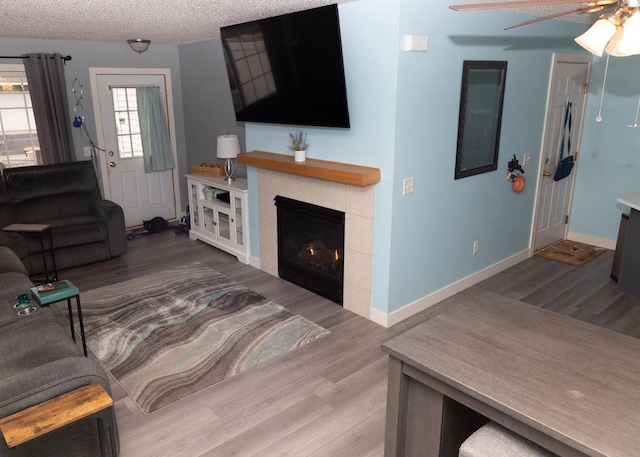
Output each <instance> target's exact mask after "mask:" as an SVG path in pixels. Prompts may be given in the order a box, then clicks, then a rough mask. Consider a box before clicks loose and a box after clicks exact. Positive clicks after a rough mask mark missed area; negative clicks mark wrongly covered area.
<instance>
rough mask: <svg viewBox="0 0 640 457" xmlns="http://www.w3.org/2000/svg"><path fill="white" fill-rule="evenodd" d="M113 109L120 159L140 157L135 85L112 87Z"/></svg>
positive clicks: (140, 144) (140, 141)
mask: <svg viewBox="0 0 640 457" xmlns="http://www.w3.org/2000/svg"><path fill="white" fill-rule="evenodd" d="M111 92H112V94H113V110H114V113H115V116H116V137H117V139H118V154H119V158H120V159H133V158H138V157H142V137H141V135H140V119H139V117H138V99H137V97H136V89H135V87H113V88H111Z"/></svg>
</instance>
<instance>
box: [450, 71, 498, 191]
mask: <svg viewBox="0 0 640 457" xmlns="http://www.w3.org/2000/svg"><path fill="white" fill-rule="evenodd" d="M506 77H507V62H506V61H485V60H465V61H464V63H463V66H462V90H461V93H460V114H459V119H458V147H457V149H456V171H455V179H460V178H466V177H467V176H473V175H477V174H480V173H486V172H488V171H494V170H497V168H498V149H499V146H500V126H501V123H502V104H503V101H504V86H505V81H506Z"/></svg>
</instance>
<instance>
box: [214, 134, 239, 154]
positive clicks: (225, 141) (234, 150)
mask: <svg viewBox="0 0 640 457" xmlns="http://www.w3.org/2000/svg"><path fill="white" fill-rule="evenodd" d="M216 154H217V156H218V158H219V159H235V158H236V157H238V154H240V140H238V135H220V136H219V137H218V144H217V148H216Z"/></svg>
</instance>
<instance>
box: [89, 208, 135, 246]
mask: <svg viewBox="0 0 640 457" xmlns="http://www.w3.org/2000/svg"><path fill="white" fill-rule="evenodd" d="M90 209H91V214H92V215H94V216H96V217H98V218H100V219H101V220H102V221H103V222H104V223H105V224H106V226H107V242H108V243H109V252H110V254H111V257H117V256H119V255H122V254H124V253H125V252H127V232H126V229H125V224H124V211H122V208H120V206H119V205H117V204H116V203H114V202H112V201H110V200H94V201H93V202H91V208H90Z"/></svg>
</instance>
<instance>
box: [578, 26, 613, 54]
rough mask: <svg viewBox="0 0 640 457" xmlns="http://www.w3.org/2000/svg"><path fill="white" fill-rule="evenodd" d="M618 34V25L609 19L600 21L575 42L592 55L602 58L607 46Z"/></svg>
mask: <svg viewBox="0 0 640 457" xmlns="http://www.w3.org/2000/svg"><path fill="white" fill-rule="evenodd" d="M615 33H616V25H615V24H614V23H613V21H612V20H610V19H609V18H604V17H603V18H601V19H598V20H597V21H596V22H595V24H593V25H592V26H591V27H590V28H589V30H587V31H586V32H584V33H583V34H582V35H580V36H579V37H578V38H576V39H575V42H576V43H578V44H579V45H580V46H582V47H583V48H585V49H586V50H587V51H589V52H590V53H592V54H595V55H597V56H598V57H602V52H603V51H604V48H605V46H606V45H607V43H608V42H609V40H610V39H611V37H613V35H614V34H615Z"/></svg>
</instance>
